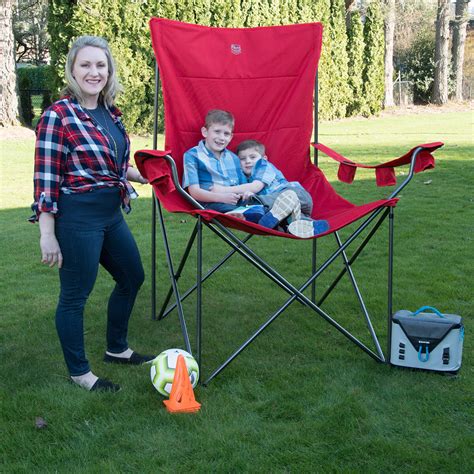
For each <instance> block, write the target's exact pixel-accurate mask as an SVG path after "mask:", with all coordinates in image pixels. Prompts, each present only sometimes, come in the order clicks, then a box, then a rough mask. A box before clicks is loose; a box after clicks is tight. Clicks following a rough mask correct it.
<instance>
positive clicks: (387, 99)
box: [384, 0, 395, 107]
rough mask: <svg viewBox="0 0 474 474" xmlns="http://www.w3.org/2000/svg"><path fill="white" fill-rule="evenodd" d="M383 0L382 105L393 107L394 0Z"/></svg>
mask: <svg viewBox="0 0 474 474" xmlns="http://www.w3.org/2000/svg"><path fill="white" fill-rule="evenodd" d="M384 1H385V22H384V33H385V55H384V62H385V67H384V69H385V94H384V106H385V107H393V105H395V104H394V102H393V40H394V36H395V0H384Z"/></svg>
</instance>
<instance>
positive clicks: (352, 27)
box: [347, 10, 365, 116]
mask: <svg viewBox="0 0 474 474" xmlns="http://www.w3.org/2000/svg"><path fill="white" fill-rule="evenodd" d="M347 35H348V39H347V56H348V59H349V63H348V80H349V87H350V89H351V97H350V99H349V102H348V105H347V115H348V116H350V115H357V114H359V113H361V111H362V110H363V107H364V95H363V89H364V83H363V79H362V76H363V71H364V47H365V44H364V27H363V25H362V19H361V16H360V13H359V11H358V10H353V11H352V12H351V13H350V14H349V17H348V31H347Z"/></svg>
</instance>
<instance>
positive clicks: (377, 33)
mask: <svg viewBox="0 0 474 474" xmlns="http://www.w3.org/2000/svg"><path fill="white" fill-rule="evenodd" d="M380 2H381V0H371V2H370V3H369V5H368V6H367V12H366V16H365V24H364V40H365V51H364V63H365V71H364V95H365V102H366V106H365V107H366V109H365V110H364V113H365V114H366V115H371V114H377V113H378V112H380V111H381V110H382V105H383V97H384V59H383V55H384V32H383V15H382V8H381V5H380Z"/></svg>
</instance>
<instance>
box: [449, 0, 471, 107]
mask: <svg viewBox="0 0 474 474" xmlns="http://www.w3.org/2000/svg"><path fill="white" fill-rule="evenodd" d="M468 5H469V0H456V11H455V18H454V27H453V47H452V58H453V75H454V84H455V92H454V98H455V99H456V100H462V98H463V97H462V78H463V63H464V47H465V44H466V29H467V20H468Z"/></svg>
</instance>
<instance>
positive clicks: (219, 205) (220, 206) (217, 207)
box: [201, 202, 239, 213]
mask: <svg viewBox="0 0 474 474" xmlns="http://www.w3.org/2000/svg"><path fill="white" fill-rule="evenodd" d="M201 204H202V205H203V206H204V208H205V209H212V210H213V211H217V212H222V213H225V212H229V211H233V210H234V209H237V208H238V207H239V206H238V205H235V204H226V203H224V202H202V203H201Z"/></svg>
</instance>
